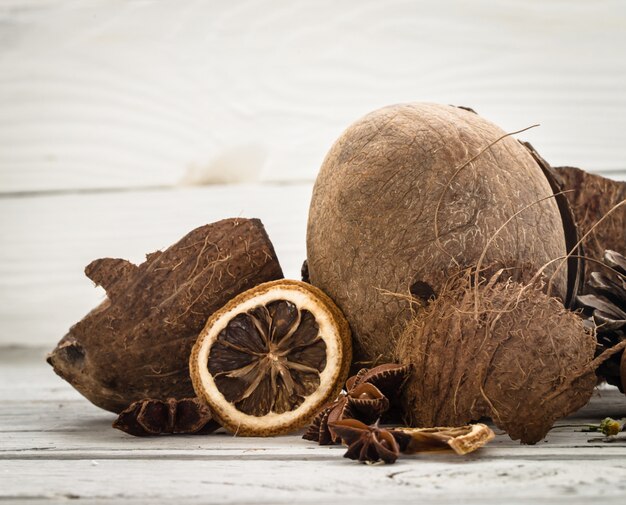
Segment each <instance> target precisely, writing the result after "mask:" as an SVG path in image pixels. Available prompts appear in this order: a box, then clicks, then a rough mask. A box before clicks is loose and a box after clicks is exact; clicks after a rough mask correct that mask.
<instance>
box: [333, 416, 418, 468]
mask: <svg viewBox="0 0 626 505" xmlns="http://www.w3.org/2000/svg"><path fill="white" fill-rule="evenodd" d="M331 427H332V429H333V430H334V431H335V433H337V434H338V435H339V436H340V437H341V441H342V442H343V443H344V445H347V446H348V450H347V452H346V453H345V454H344V456H343V457H344V458H350V459H354V460H358V461H361V462H364V463H377V462H379V461H382V462H384V463H395V461H396V459H398V456H399V455H400V452H402V451H404V450H406V448H407V447H408V445H409V443H410V441H411V435H408V434H406V433H403V432H401V431H396V430H386V429H384V428H380V427H379V426H378V421H377V422H376V423H375V424H374V425H372V426H368V425H366V424H365V423H362V422H361V421H357V420H356V419H344V420H343V421H337V422H336V423H332V425H331Z"/></svg>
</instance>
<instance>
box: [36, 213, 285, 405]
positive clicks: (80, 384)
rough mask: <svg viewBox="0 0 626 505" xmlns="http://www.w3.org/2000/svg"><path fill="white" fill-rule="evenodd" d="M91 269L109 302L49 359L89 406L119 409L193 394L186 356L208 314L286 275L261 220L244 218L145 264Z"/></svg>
mask: <svg viewBox="0 0 626 505" xmlns="http://www.w3.org/2000/svg"><path fill="white" fill-rule="evenodd" d="M85 273H86V275H87V276H88V277H89V278H90V279H91V280H92V281H94V282H95V283H96V284H97V285H99V286H102V287H103V288H104V289H105V291H106V293H107V298H106V300H105V301H104V302H103V303H102V304H101V305H99V306H98V307H96V308H95V309H94V310H92V311H91V312H90V313H89V314H87V315H86V316H85V317H84V318H83V319H82V320H81V321H79V322H78V323H76V324H75V325H74V326H72V328H71V329H70V330H69V332H68V334H67V335H65V337H63V338H62V339H61V341H60V342H59V344H58V345H57V347H56V348H55V349H54V350H53V351H52V353H50V355H49V356H48V362H49V363H50V364H51V365H52V366H53V367H54V371H55V372H56V373H57V374H58V375H60V376H61V377H62V378H63V379H65V380H66V381H68V382H69V383H70V384H71V385H72V386H74V387H75V388H76V389H77V390H78V391H79V392H80V393H82V394H83V395H84V396H85V397H86V398H87V399H89V400H90V401H91V402H92V403H94V404H95V405H97V406H98V407H101V408H103V409H106V410H110V411H112V412H116V413H119V412H120V411H122V410H123V409H125V408H126V407H127V406H128V405H129V404H131V403H133V402H135V401H139V400H143V399H146V398H151V399H156V400H167V399H168V398H175V399H182V398H186V397H193V396H195V392H194V390H193V387H192V385H191V379H190V377H189V369H188V362H189V354H190V353H191V348H192V346H193V345H194V343H195V341H196V339H197V337H198V334H199V333H200V330H202V328H203V327H204V325H205V323H206V321H207V319H208V317H209V316H210V315H211V314H213V312H215V311H216V310H218V309H219V308H221V307H222V306H223V305H224V304H226V302H228V301H229V300H230V299H231V298H233V297H235V296H236V295H238V294H239V293H242V292H243V291H245V290H247V289H249V288H252V287H254V286H256V285H258V284H261V283H263V282H267V281H271V280H275V279H280V278H282V276H283V275H282V271H281V268H280V265H279V263H278V260H277V258H276V254H275V252H274V248H273V246H272V243H271V242H270V240H269V238H268V236H267V234H266V232H265V229H264V227H263V224H262V223H261V221H259V220H258V219H242V218H236V219H224V220H222V221H218V222H216V223H213V224H208V225H205V226H201V227H200V228H196V229H195V230H193V231H191V232H190V233H188V234H187V235H186V236H185V237H183V238H182V239H181V240H180V241H179V242H177V243H176V244H174V245H172V246H171V247H169V248H168V249H166V250H165V251H162V252H161V251H157V252H155V253H151V254H148V255H147V257H146V261H145V262H144V263H141V264H140V265H135V264H133V263H130V262H128V261H126V260H124V259H116V258H104V259H99V260H95V261H93V262H92V263H90V264H89V265H88V266H87V268H86V269H85Z"/></svg>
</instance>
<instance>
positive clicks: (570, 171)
mask: <svg viewBox="0 0 626 505" xmlns="http://www.w3.org/2000/svg"><path fill="white" fill-rule="evenodd" d="M555 170H556V173H557V174H558V176H559V177H560V179H561V181H562V186H563V189H564V190H565V191H567V193H566V195H567V198H568V200H569V202H570V205H571V207H572V210H573V211H574V215H575V217H576V221H577V223H578V227H579V229H580V233H581V235H584V234H586V233H587V232H588V231H589V230H591V228H592V227H593V226H594V225H595V224H596V223H597V222H598V221H599V220H600V219H601V218H602V217H604V215H605V214H606V213H607V212H609V210H611V209H612V208H613V207H614V206H615V205H616V204H618V203H619V202H621V201H623V200H626V181H614V180H612V179H607V178H606V177H602V176H601V175H597V174H590V173H588V172H585V171H584V170H581V169H580V168H574V167H557V168H556V169H555ZM583 246H584V249H585V254H586V255H587V256H588V257H590V258H592V259H595V260H597V261H600V262H601V261H602V258H603V256H604V251H605V250H607V249H610V250H612V251H617V252H618V253H620V254H622V255H626V205H624V206H622V207H620V208H618V209H616V210H615V211H614V212H613V213H612V214H611V215H609V216H608V217H607V218H606V219H605V220H604V221H602V222H601V223H600V224H599V225H598V226H597V227H596V228H595V229H594V230H593V232H591V234H590V235H589V237H587V238H586V239H585V240H584V242H583ZM594 270H596V268H595V267H594V266H593V265H590V266H589V267H588V268H587V279H586V280H589V275H590V274H591V272H593V271H594Z"/></svg>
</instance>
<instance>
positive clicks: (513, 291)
mask: <svg viewBox="0 0 626 505" xmlns="http://www.w3.org/2000/svg"><path fill="white" fill-rule="evenodd" d="M471 280H472V279H470V277H469V276H468V277H459V278H456V279H454V280H452V281H450V283H449V284H448V285H447V286H446V288H445V289H444V290H443V292H442V293H440V295H439V296H438V298H437V299H436V300H434V301H433V302H431V303H430V304H429V306H428V307H426V308H425V309H424V310H422V311H420V312H419V313H418V314H417V315H416V317H415V318H414V319H412V320H411V321H410V322H409V323H408V325H407V327H406V329H405V331H404V333H403V334H402V336H401V338H400V340H399V341H398V347H397V349H396V354H397V360H398V361H400V362H404V363H411V364H412V365H413V367H414V368H413V370H414V371H413V373H412V374H411V376H410V377H409V379H408V381H407V383H406V384H405V387H404V389H403V397H402V403H403V406H404V412H405V415H406V422H407V423H408V424H409V425H411V426H419V427H429V426H458V425H462V424H467V423H468V422H471V421H473V420H477V419H480V418H481V417H483V416H487V417H491V418H492V419H493V420H494V422H495V423H496V425H498V426H499V427H500V428H502V429H503V430H505V431H506V432H507V433H508V434H509V436H510V437H511V438H513V439H514V440H517V439H519V440H521V441H522V442H524V443H529V444H532V443H536V442H538V441H539V440H541V439H542V438H543V437H544V436H545V435H546V433H547V432H548V430H549V429H550V428H551V426H552V424H553V423H554V421H556V420H557V419H560V418H562V417H565V416H567V415H568V414H570V413H572V412H574V411H575V410H577V409H579V408H580V407H582V406H583V405H585V404H586V403H587V401H588V400H589V398H590V397H591V394H592V392H593V388H594V386H595V383H596V380H595V374H594V370H593V366H592V364H591V361H592V360H593V358H594V350H595V338H594V337H593V336H592V335H591V334H589V333H587V332H586V330H585V328H584V325H583V321H582V319H581V318H580V317H578V315H576V314H575V313H573V312H571V311H569V310H567V309H565V308H564V307H563V305H562V303H561V302H560V301H559V300H557V299H555V298H549V297H548V296H546V295H545V294H544V293H543V292H542V291H541V290H540V289H539V288H538V287H529V286H524V285H522V284H519V283H515V282H507V283H497V282H490V283H488V284H487V285H484V284H481V285H479V286H478V288H476V287H475V286H473V285H472V282H471Z"/></svg>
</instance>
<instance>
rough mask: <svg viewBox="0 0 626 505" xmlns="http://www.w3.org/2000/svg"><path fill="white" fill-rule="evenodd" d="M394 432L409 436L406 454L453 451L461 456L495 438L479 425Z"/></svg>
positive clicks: (398, 429)
mask: <svg viewBox="0 0 626 505" xmlns="http://www.w3.org/2000/svg"><path fill="white" fill-rule="evenodd" d="M395 430H396V431H401V432H403V433H406V434H408V435H411V441H410V442H409V443H408V445H407V447H406V449H404V451H403V452H405V453H406V454H414V453H417V452H432V451H441V450H453V451H454V452H456V453H457V454H460V455H463V454H468V453H470V452H474V451H475V450H476V449H480V448H481V447H482V446H484V445H485V444H486V443H487V442H489V441H490V440H493V439H494V438H495V436H496V435H495V433H494V432H493V430H492V429H491V428H489V426H487V425H485V424H481V423H477V424H471V425H469V426H459V427H457V428H451V427H444V428H442V427H439V428H396V429H395Z"/></svg>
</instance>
